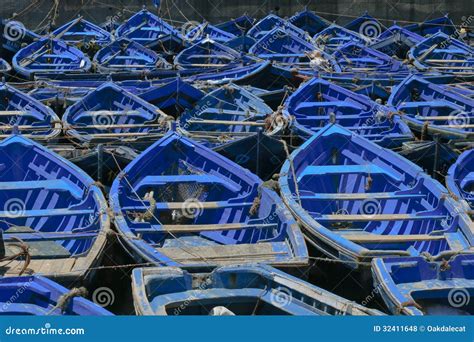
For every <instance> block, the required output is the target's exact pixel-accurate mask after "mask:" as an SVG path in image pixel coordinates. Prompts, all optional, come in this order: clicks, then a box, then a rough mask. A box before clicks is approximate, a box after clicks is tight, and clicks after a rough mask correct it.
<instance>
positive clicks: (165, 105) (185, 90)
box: [140, 77, 205, 118]
mask: <svg viewBox="0 0 474 342" xmlns="http://www.w3.org/2000/svg"><path fill="white" fill-rule="evenodd" d="M204 95H205V93H204V92H203V91H201V90H199V89H197V88H195V87H193V86H192V85H191V84H189V83H187V82H184V81H183V80H182V79H181V78H180V77H177V78H175V79H172V80H171V81H168V82H167V83H165V84H163V85H160V86H156V87H152V88H151V89H149V90H147V91H145V92H143V93H141V94H140V97H141V98H142V99H144V100H145V101H147V102H148V103H151V104H153V105H154V106H156V107H158V108H160V110H162V111H163V112H164V113H166V114H167V115H171V116H173V117H175V118H177V117H178V116H180V115H181V114H182V113H183V112H184V111H185V110H191V109H192V108H193V107H194V105H195V104H196V102H198V101H199V100H201V99H202V98H203V97H204Z"/></svg>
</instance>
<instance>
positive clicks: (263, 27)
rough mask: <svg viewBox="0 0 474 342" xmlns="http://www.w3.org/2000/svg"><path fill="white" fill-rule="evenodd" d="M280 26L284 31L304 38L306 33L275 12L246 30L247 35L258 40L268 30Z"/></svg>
mask: <svg viewBox="0 0 474 342" xmlns="http://www.w3.org/2000/svg"><path fill="white" fill-rule="evenodd" d="M277 27H279V28H282V29H284V30H285V31H287V32H289V33H291V34H293V35H294V36H297V37H300V38H305V37H306V36H307V33H306V32H305V31H303V30H302V29H300V28H298V27H296V26H295V25H293V24H292V23H290V22H289V21H287V20H285V19H282V18H280V17H279V16H277V15H275V14H269V15H267V16H266V17H265V18H263V19H262V20H260V21H259V22H257V23H256V24H255V25H254V26H253V27H252V28H251V29H250V30H249V31H248V32H247V35H248V36H250V37H252V38H253V39H255V40H259V39H260V38H262V37H263V36H265V35H266V34H267V33H268V32H270V31H272V30H274V29H275V28H277Z"/></svg>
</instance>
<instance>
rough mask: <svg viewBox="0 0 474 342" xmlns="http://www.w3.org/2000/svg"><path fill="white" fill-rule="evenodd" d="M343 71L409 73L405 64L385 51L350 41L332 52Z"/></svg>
mask: <svg viewBox="0 0 474 342" xmlns="http://www.w3.org/2000/svg"><path fill="white" fill-rule="evenodd" d="M332 56H333V58H334V59H335V60H336V63H337V64H338V65H339V67H340V68H341V70H342V72H356V73H357V72H377V73H407V72H408V68H407V66H406V65H405V64H403V63H402V62H400V61H399V60H396V59H394V58H392V57H390V56H388V55H386V54H384V53H383V52H380V51H377V50H374V49H371V48H369V47H366V46H363V45H360V44H357V43H355V42H349V43H347V44H345V45H342V46H340V47H339V48H338V49H337V50H336V51H334V53H333V54H332Z"/></svg>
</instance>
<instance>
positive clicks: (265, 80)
mask: <svg viewBox="0 0 474 342" xmlns="http://www.w3.org/2000/svg"><path fill="white" fill-rule="evenodd" d="M185 70H186V69H185ZM186 81H188V82H198V83H204V84H205V85H209V86H218V85H223V84H228V83H231V82H232V83H234V84H239V85H242V86H252V87H258V88H260V89H266V90H268V91H273V90H280V89H282V88H284V87H285V86H292V87H297V86H298V85H299V84H300V83H301V79H299V78H297V77H295V75H294V74H293V73H292V72H291V70H288V69H287V68H282V67H279V66H278V65H276V64H273V63H271V61H261V62H257V63H243V64H241V65H231V67H230V68H224V69H222V70H221V71H213V72H211V73H205V74H200V75H194V76H191V77H188V78H186Z"/></svg>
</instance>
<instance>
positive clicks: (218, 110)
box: [179, 84, 283, 147]
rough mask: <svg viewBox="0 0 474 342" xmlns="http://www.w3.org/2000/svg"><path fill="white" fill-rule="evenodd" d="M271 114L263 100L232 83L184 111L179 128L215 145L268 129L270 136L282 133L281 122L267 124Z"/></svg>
mask: <svg viewBox="0 0 474 342" xmlns="http://www.w3.org/2000/svg"><path fill="white" fill-rule="evenodd" d="M272 114H273V110H272V109H271V108H270V107H268V106H267V105H266V104H265V102H264V101H263V100H262V99H260V98H259V97H257V96H255V95H253V94H252V93H250V92H249V91H247V90H245V89H244V88H242V87H239V86H237V85H235V84H229V85H225V86H223V87H221V88H218V89H216V90H214V91H212V92H210V93H209V94H207V95H206V96H204V97H203V98H202V99H201V100H200V101H199V102H198V103H196V105H195V106H194V108H192V109H191V110H188V111H186V112H185V113H183V115H181V117H180V118H179V130H180V131H181V132H183V134H185V135H187V136H190V137H193V139H195V140H196V141H200V142H201V143H203V144H205V145H207V146H210V147H216V146H219V145H222V144H224V143H227V142H229V141H235V140H239V139H240V138H243V137H245V136H249V135H253V134H255V133H256V132H258V131H259V130H264V129H266V128H267V129H268V134H270V135H276V134H278V133H280V132H281V130H282V129H283V126H282V125H278V124H276V125H275V127H274V128H273V129H272V128H271V127H265V124H266V120H268V118H269V116H270V115H272ZM220 122H221V123H220ZM282 123H283V122H282ZM251 124H252V125H251ZM257 124H259V125H257Z"/></svg>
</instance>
